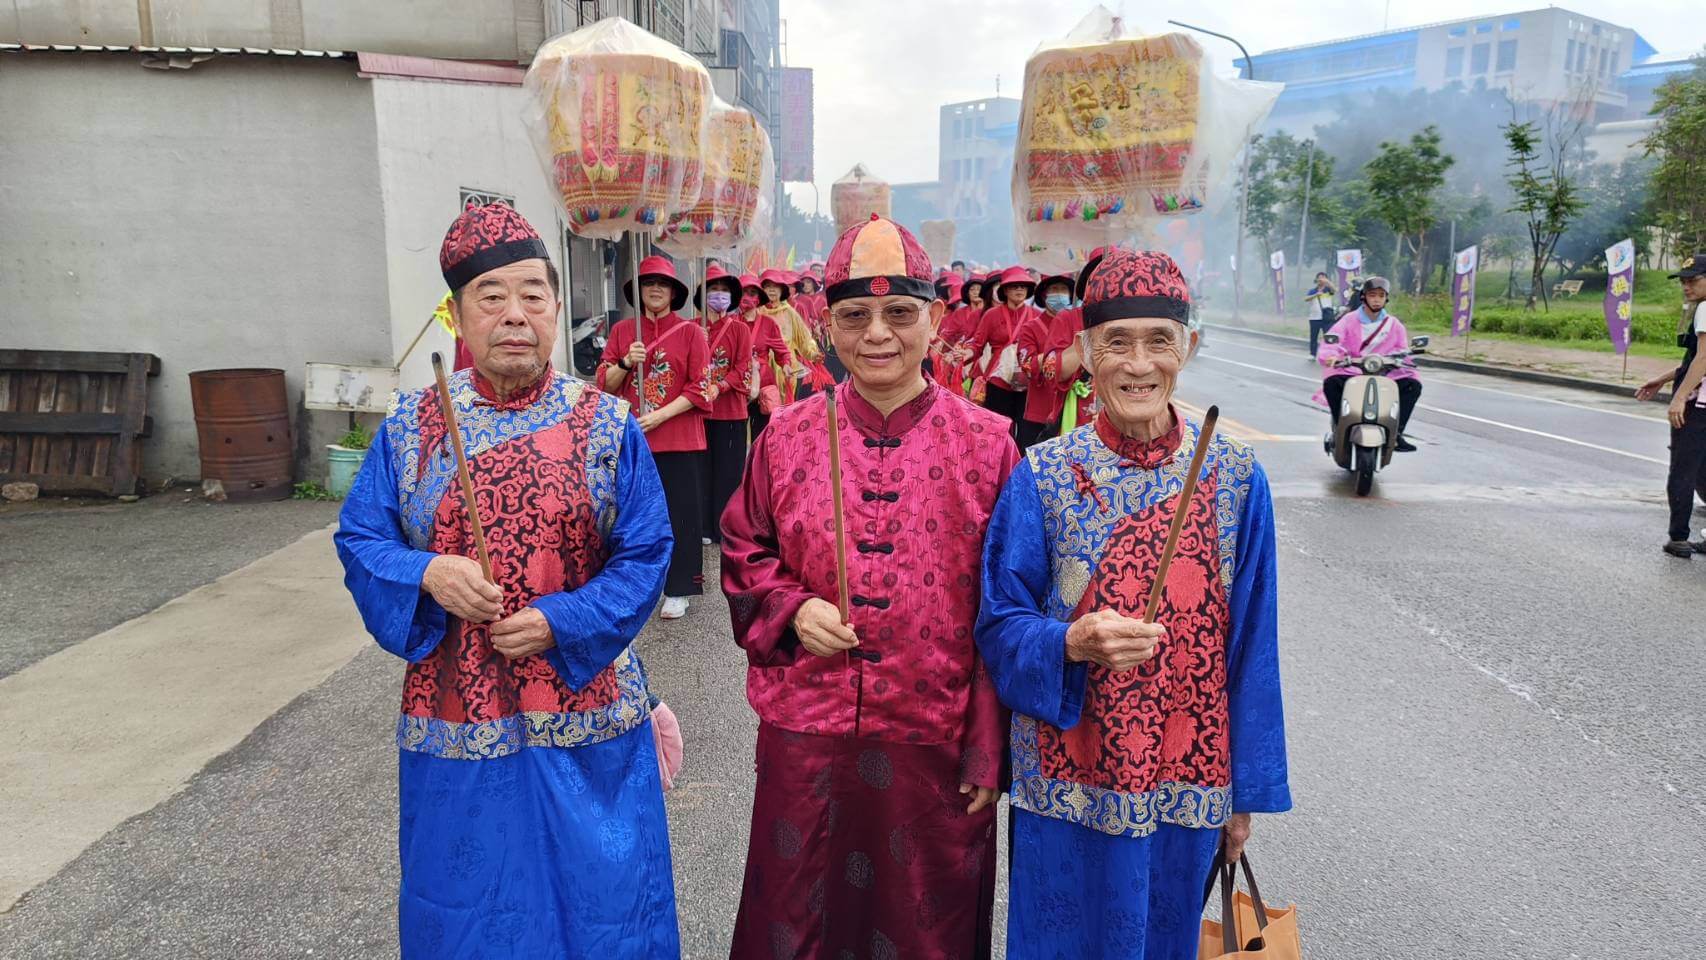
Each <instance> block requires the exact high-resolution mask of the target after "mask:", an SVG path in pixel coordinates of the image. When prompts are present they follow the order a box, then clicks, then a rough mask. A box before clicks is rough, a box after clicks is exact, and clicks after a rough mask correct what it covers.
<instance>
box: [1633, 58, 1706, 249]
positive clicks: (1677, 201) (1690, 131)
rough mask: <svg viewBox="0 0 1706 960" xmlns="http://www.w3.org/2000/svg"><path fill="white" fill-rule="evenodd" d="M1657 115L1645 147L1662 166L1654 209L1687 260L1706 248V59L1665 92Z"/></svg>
mask: <svg viewBox="0 0 1706 960" xmlns="http://www.w3.org/2000/svg"><path fill="white" fill-rule="evenodd" d="M1652 113H1653V115H1654V116H1656V117H1658V118H1659V124H1658V127H1657V128H1655V129H1654V130H1653V132H1652V134H1651V135H1649V136H1648V137H1647V139H1646V141H1645V142H1644V143H1645V146H1646V148H1647V156H1649V157H1653V158H1656V159H1657V161H1658V163H1657V166H1656V167H1655V168H1654V169H1653V177H1652V202H1653V210H1654V213H1655V215H1656V219H1657V221H1658V224H1659V226H1660V227H1661V228H1662V229H1663V230H1664V232H1665V235H1666V238H1667V241H1668V245H1669V247H1670V250H1671V252H1672V253H1675V254H1676V255H1678V256H1687V255H1688V254H1690V253H1692V252H1694V251H1695V250H1699V249H1701V247H1702V246H1706V189H1702V187H1701V185H1702V184H1706V58H1696V59H1695V61H1694V72H1693V73H1690V74H1688V75H1686V76H1680V77H1673V78H1671V79H1670V80H1667V81H1665V83H1664V85H1663V86H1661V87H1659V89H1658V96H1657V99H1656V100H1655V101H1654V102H1653V110H1652Z"/></svg>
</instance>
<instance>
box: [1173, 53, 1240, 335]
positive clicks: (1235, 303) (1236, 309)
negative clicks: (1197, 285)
mask: <svg viewBox="0 0 1706 960" xmlns="http://www.w3.org/2000/svg"><path fill="white" fill-rule="evenodd" d="M1167 22H1168V23H1170V24H1172V25H1173V26H1175V27H1184V28H1185V29H1186V30H1195V31H1196V32H1198V33H1204V34H1207V35H1209V36H1211V37H1219V38H1220V39H1222V40H1227V41H1230V42H1231V43H1232V44H1233V45H1235V46H1236V47H1237V48H1238V52H1239V53H1242V54H1243V55H1244V64H1245V66H1247V67H1248V68H1249V70H1250V79H1251V80H1254V79H1256V62H1255V61H1254V60H1252V59H1250V51H1248V50H1246V49H1244V45H1243V44H1242V43H1239V42H1238V41H1237V40H1236V39H1234V38H1232V37H1229V36H1227V35H1226V34H1224V33H1216V32H1215V31H1213V30H1210V29H1208V28H1206V27H1196V26H1192V25H1191V24H1188V23H1180V22H1179V21H1177V20H1169V21H1167ZM1243 147H1244V164H1243V170H1242V172H1241V173H1240V174H1239V178H1240V180H1241V181H1242V182H1241V184H1240V185H1239V190H1238V253H1237V255H1236V256H1235V257H1233V259H1232V319H1234V320H1237V319H1238V318H1239V316H1240V314H1241V313H1242V311H1243V308H1244V229H1245V223H1246V222H1247V221H1248V219H1249V216H1250V131H1248V130H1246V131H1244V144H1243Z"/></svg>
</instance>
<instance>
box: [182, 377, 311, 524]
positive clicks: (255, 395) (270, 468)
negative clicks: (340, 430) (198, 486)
mask: <svg viewBox="0 0 1706 960" xmlns="http://www.w3.org/2000/svg"><path fill="white" fill-rule="evenodd" d="M190 403H191V405H192V406H194V408H195V432H196V437H197V438H198V439H199V440H200V442H201V478H202V479H203V480H218V481H219V482H221V483H223V484H224V485H225V495H226V497H227V498H228V499H231V500H283V499H285V498H286V497H288V496H290V489H291V487H290V485H291V478H292V475H293V473H294V470H293V467H294V459H295V455H294V450H295V449H296V448H295V444H294V443H293V441H292V438H291V435H290V401H289V400H288V399H287V398H286V396H285V391H284V371H283V370H267V369H239V370H198V371H196V372H194V373H191V374H190Z"/></svg>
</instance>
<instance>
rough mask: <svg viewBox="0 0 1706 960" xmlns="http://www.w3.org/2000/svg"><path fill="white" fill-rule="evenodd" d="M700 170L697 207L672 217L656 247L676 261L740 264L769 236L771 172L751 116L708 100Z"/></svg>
mask: <svg viewBox="0 0 1706 960" xmlns="http://www.w3.org/2000/svg"><path fill="white" fill-rule="evenodd" d="M703 169H704V186H703V188H702V189H701V190H700V192H699V202H698V203H696V204H694V206H693V208H692V209H691V210H688V211H686V212H685V213H679V214H676V215H675V216H674V217H671V218H670V220H669V222H668V223H667V224H665V226H664V228H663V230H662V231H660V232H659V233H658V236H657V244H658V246H660V247H662V248H663V249H664V250H665V251H667V252H669V253H670V254H673V255H675V256H678V257H716V258H717V259H719V260H723V261H725V262H729V263H739V262H741V260H742V256H743V254H744V253H745V252H746V250H747V249H748V248H750V247H751V246H752V245H754V244H763V243H764V242H765V241H766V240H767V238H768V235H769V233H770V222H771V209H770V208H771V200H770V196H771V194H772V192H774V190H775V187H776V169H775V164H774V161H773V159H772V155H771V150H770V136H769V134H766V133H765V132H764V127H763V126H762V125H761V124H760V123H759V122H758V119H757V118H756V117H754V116H753V115H752V114H751V113H749V112H747V111H745V110H742V109H740V108H739V107H732V106H729V105H728V104H726V103H724V102H723V101H721V100H718V99H713V100H712V103H711V116H710V120H709V122H708V125H707V127H706V131H705V159H704V167H703Z"/></svg>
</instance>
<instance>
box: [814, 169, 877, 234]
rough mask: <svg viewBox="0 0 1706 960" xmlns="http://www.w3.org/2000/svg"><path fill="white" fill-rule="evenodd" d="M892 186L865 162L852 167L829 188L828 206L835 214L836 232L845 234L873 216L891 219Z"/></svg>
mask: <svg viewBox="0 0 1706 960" xmlns="http://www.w3.org/2000/svg"><path fill="white" fill-rule="evenodd" d="M890 194H891V191H890V189H889V184H888V181H887V180H881V179H878V178H877V176H876V175H875V174H873V173H871V171H870V170H869V169H867V168H866V166H865V165H864V164H862V163H856V164H854V165H853V169H851V170H849V171H847V175H846V176H844V177H842V178H841V179H840V180H837V181H835V183H834V185H833V186H831V187H830V188H829V206H830V209H831V210H833V211H834V213H835V232H836V233H837V234H842V233H846V232H847V231H848V230H849V229H850V228H852V227H854V226H857V225H858V224H861V223H864V222H865V221H866V220H869V219H871V214H873V213H874V214H876V215H877V216H879V217H882V218H884V219H885V220H886V219H889V208H890Z"/></svg>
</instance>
